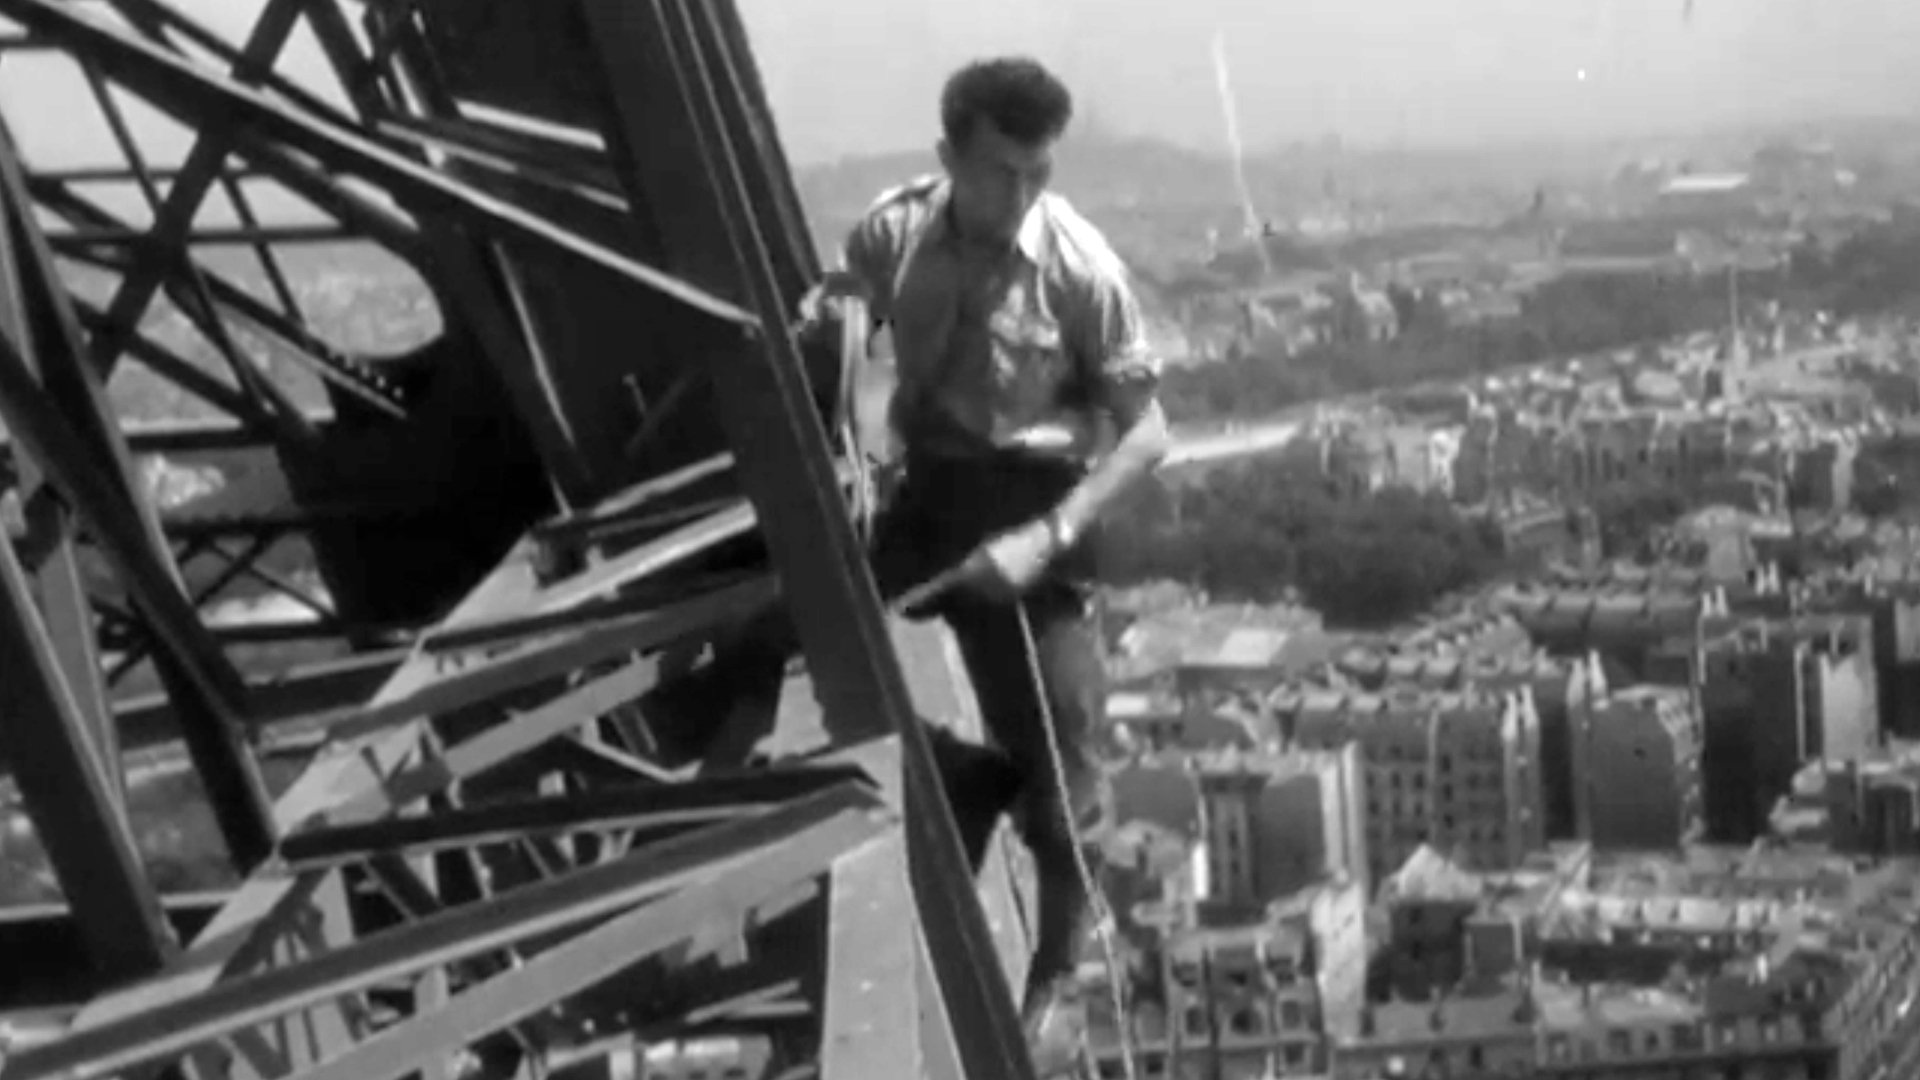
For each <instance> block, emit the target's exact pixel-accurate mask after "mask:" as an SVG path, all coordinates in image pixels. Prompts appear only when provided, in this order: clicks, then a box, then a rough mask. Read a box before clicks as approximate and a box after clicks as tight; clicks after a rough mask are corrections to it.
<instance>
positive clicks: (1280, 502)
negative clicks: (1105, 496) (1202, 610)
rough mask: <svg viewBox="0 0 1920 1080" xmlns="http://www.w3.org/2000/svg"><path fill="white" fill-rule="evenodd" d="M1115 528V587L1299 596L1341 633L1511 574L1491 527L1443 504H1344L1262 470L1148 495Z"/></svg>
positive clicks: (1242, 597)
mask: <svg viewBox="0 0 1920 1080" xmlns="http://www.w3.org/2000/svg"><path fill="white" fill-rule="evenodd" d="M1116 519H1117V521H1118V522H1119V527H1118V528H1117V529H1116V534H1115V536H1114V538H1113V540H1112V543H1111V545H1110V554H1109V566H1110V570H1111V577H1112V578H1113V580H1114V581H1115V582H1116V583H1120V584H1132V583H1137V582H1145V581H1153V580H1159V579H1168V580H1174V581H1180V582H1183V583H1187V584H1191V585H1194V586H1196V587H1198V588H1201V589H1204V590H1205V591H1206V592H1207V593H1208V594H1209V595H1210V596H1212V597H1213V598H1214V599H1216V600H1226V601H1246V602H1252V603H1273V602H1277V601H1279V600H1281V599H1282V597H1283V595H1284V594H1285V593H1286V592H1287V591H1288V589H1289V588H1292V589H1296V590H1298V592H1299V593H1300V595H1301V596H1302V598H1304V599H1305V600H1306V601H1307V602H1308V603H1309V604H1311V605H1312V606H1313V607H1314V608H1315V609H1317V610H1318V611H1320V613H1321V614H1322V615H1323V616H1324V617H1325V618H1326V619H1327V620H1328V622H1330V623H1333V624H1339V625H1349V626H1379V625H1386V624H1390V623H1394V622H1397V621H1400V620H1402V619H1405V618H1408V617H1410V616H1413V615H1416V614H1418V613H1419V612H1421V611H1423V610H1425V609H1426V608H1427V607H1428V606H1430V605H1431V604H1432V603H1433V601H1434V600H1435V599H1437V598H1438V597H1440V596H1441V595H1442V594H1444V593H1447V592H1450V591H1453V590H1456V589H1460V588H1463V587H1466V586H1468V585H1471V584H1473V583H1475V582H1477V581H1479V580H1482V579H1483V578H1485V577H1486V576H1487V575H1489V574H1490V573H1493V572H1494V571H1496V570H1497V569H1499V568H1500V566H1501V565H1502V560H1501V555H1500V545H1499V541H1498V538H1497V536H1496V535H1495V533H1494V531H1493V529H1492V528H1491V527H1490V526H1488V525H1485V524H1483V523H1481V522H1479V521H1477V520H1470V519H1468V518H1466V517H1464V516H1463V515H1462V514H1460V512H1459V511H1457V510H1456V509H1455V508H1454V507H1453V506H1452V505H1451V504H1450V503H1449V502H1448V501H1447V500H1446V499H1445V498H1444V497H1442V496H1440V495H1427V494H1420V493H1417V492H1414V491H1410V490H1405V489H1398V488H1394V489H1387V490H1384V491H1381V492H1378V493H1375V494H1373V495H1369V496H1364V497H1361V498H1359V499H1350V500H1337V499H1335V498H1333V497H1332V496H1330V495H1328V494H1327V493H1326V491H1325V489H1324V488H1323V487H1321V486H1320V485H1317V484H1312V483H1303V482H1301V481H1300V479H1299V478H1297V477H1294V476H1291V475H1288V474H1286V473H1284V472H1280V471H1277V470H1272V469H1261V468H1258V467H1245V468H1240V469H1235V470H1231V471H1222V472H1219V473H1215V474H1213V475H1211V476H1209V477H1208V478H1207V479H1206V480H1204V481H1201V482H1198V483H1196V484H1193V485H1191V486H1187V487H1181V488H1167V487H1159V488H1155V489H1153V490H1150V491H1147V492H1144V493H1142V495H1141V496H1139V497H1138V498H1137V499H1136V500H1134V502H1133V504H1132V505H1131V506H1129V507H1128V508H1127V509H1126V510H1124V511H1122V512H1121V513H1120V514H1118V515H1116Z"/></svg>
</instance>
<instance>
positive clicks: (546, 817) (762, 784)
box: [280, 765, 867, 869]
mask: <svg viewBox="0 0 1920 1080" xmlns="http://www.w3.org/2000/svg"><path fill="white" fill-rule="evenodd" d="M866 779H867V777H866V774H865V773H864V772H862V771H861V770H860V769H858V768H857V767H854V766H850V765H839V766H817V767H811V768H795V769H773V770H768V771H767V772H766V773H765V774H764V775H762V774H758V773H740V774H736V775H733V776H716V777H713V778H710V779H707V778H703V779H698V780H687V781H683V782H680V783H666V784H646V785H634V784H627V785H624V786H621V787H609V788H603V789H598V790H589V791H585V792H571V793H569V794H567V795H564V796H547V797H541V798H529V799H518V800H513V801H509V802H502V803H490V804H483V805H479V806H466V807H461V808H459V809H456V810H451V811H443V812H441V813H438V814H434V815H432V816H428V817H400V818H389V819H387V820H384V821H374V822H367V823H365V824H357V825H335V826H322V827H320V828H314V829H307V830H305V831H303V832H300V833H297V834H295V835H293V836H290V837H288V838H287V839H286V840H284V841H282V842H281V844H280V858H281V860H282V861H284V862H286V863H287V864H288V865H290V866H297V867H300V868H303V869H304V868H309V867H311V868H315V869H317V868H318V865H317V864H320V863H328V862H345V861H354V860H360V859H364V858H367V857H368V856H369V855H371V854H373V853H376V852H401V851H402V849H404V853H405V854H406V855H407V856H408V857H413V856H417V855H422V854H426V853H428V852H429V851H432V850H437V849H441V848H448V847H472V846H475V845H478V844H490V843H505V842H508V841H510V840H512V839H513V838H515V837H517V836H520V835H524V834H536V835H543V836H544V835H556V836H557V835H562V834H565V833H569V832H612V831H615V830H622V831H624V830H630V829H645V830H663V829H675V830H682V831H683V830H685V829H688V828H693V827H697V826H701V825H708V824H712V823H714V822H717V821H724V820H727V819H730V818H736V817H742V816H748V815H751V814H754V813H757V812H759V811H760V809H761V808H763V807H764V806H766V805H767V804H769V803H778V802H786V801H788V800H791V799H795V798H798V797H800V796H803V795H809V794H812V793H814V792H817V791H821V790H823V789H825V788H828V787H832V786H833V785H835V784H843V783H847V782H850V781H851V782H855V783H864V782H865V781H866Z"/></svg>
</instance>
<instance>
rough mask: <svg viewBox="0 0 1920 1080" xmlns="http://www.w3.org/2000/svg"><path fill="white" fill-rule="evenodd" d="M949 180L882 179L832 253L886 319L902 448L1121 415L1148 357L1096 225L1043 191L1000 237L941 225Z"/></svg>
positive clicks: (1004, 442)
mask: <svg viewBox="0 0 1920 1080" xmlns="http://www.w3.org/2000/svg"><path fill="white" fill-rule="evenodd" d="M949 191H950V188H949V186H948V183H947V181H946V180H945V179H943V178H938V177H929V178H925V179H922V180H918V181H915V182H914V183H911V184H907V185H905V186H903V187H899V188H896V189H894V190H892V191H889V192H888V193H886V194H885V195H883V196H881V197H880V199H879V201H877V202H876V203H875V204H874V205H873V207H872V208H871V209H870V210H868V212H867V215H866V217H865V218H864V219H862V220H861V222H860V223H859V224H858V225H857V226H855V227H854V230H853V233H852V235H851V236H849V237H848V240H847V245H846V250H845V253H844V256H845V263H846V268H847V269H848V270H849V271H851V272H852V273H853V274H854V275H855V276H856V277H857V278H859V279H860V281H861V282H862V284H863V285H864V286H865V291H866V293H867V298H868V304H869V310H870V311H871V313H872V314H873V316H874V318H875V319H876V320H878V321H883V322H886V323H888V324H889V325H890V327H891V330H892V335H893V348H894V364H895V377H896V380H897V386H896V389H895V392H894V397H893V408H892V417H893V421H894V426H895V428H896V430H897V431H898V432H899V433H900V435H901V437H902V438H903V439H904V440H905V442H906V443H907V446H908V448H909V449H913V448H916V447H918V448H923V449H931V450H934V451H936V452H954V451H955V446H956V442H957V443H964V444H968V445H971V446H974V447H983V446H996V447H1004V446H1009V445H1014V444H1017V443H1019V442H1020V441H1021V436H1022V434H1023V433H1025V432H1030V431H1032V430H1034V429H1036V428H1038V427H1041V426H1044V425H1048V424H1061V423H1064V424H1067V425H1069V426H1071V427H1075V428H1081V427H1083V426H1084V425H1085V423H1086V420H1087V417H1088V415H1089V414H1090V413H1096V414H1097V413H1104V414H1107V415H1115V414H1117V415H1121V416H1124V417H1125V418H1126V420H1127V421H1129V422H1130V421H1131V419H1132V418H1133V417H1135V416H1137V415H1138V414H1139V412H1140V411H1142V410H1144V409H1145V408H1146V406H1147V404H1148V403H1149V402H1150V401H1151V400H1152V397H1153V393H1154V391H1155V389H1156V388H1157V385H1158V382H1159V377H1160V362H1159V359H1158V357H1157V356H1156V355H1155V354H1154V352H1153V351H1152V349H1150V348H1149V346H1148V343H1147V339H1146V335H1145V327H1144V320H1143V319H1142V318H1141V315H1140V307H1139V303H1138V301H1137V300H1136V298H1135V296H1134V293H1133V288H1132V286H1131V284H1130V283H1129V281H1128V276H1127V271H1126V267H1125V266H1124V264H1122V262H1121V261H1120V258H1119V256H1117V255H1115V254H1114V252H1113V249H1112V247H1111V246H1110V245H1109V244H1108V243H1107V240H1106V238H1105V237H1104V236H1102V235H1101V234H1100V231H1099V230H1098V229H1096V228H1094V227H1093V226H1092V225H1091V224H1089V223H1088V222H1087V220H1086V219H1085V218H1083V217H1081V216H1080V215H1079V213H1077V212H1076V211H1075V210H1074V209H1073V207H1072V206H1070V205H1068V203H1067V200H1066V199H1064V198H1062V197H1060V196H1059V195H1055V194H1052V193H1046V194H1043V195H1042V196H1041V197H1040V199H1039V201H1038V202H1036V203H1035V204H1034V206H1033V209H1032V210H1031V211H1030V212H1029V213H1028V214H1027V217H1026V218H1025V220H1024V221H1023V222H1022V223H1021V227H1020V229H1019V231H1018V233H1017V236H1016V238H1015V242H1014V243H1013V245H1012V246H1011V247H1009V248H1007V249H1006V250H1003V251H996V250H992V249H988V248H984V247H982V246H980V245H978V244H975V243H968V242H965V241H963V240H962V238H961V237H959V236H958V235H957V234H956V233H955V231H954V230H953V228H952V219H951V217H950V215H949V214H948V212H947V202H948V196H949ZM955 433H958V434H960V435H961V438H959V439H958V440H956V439H954V438H953V435H954V434H955Z"/></svg>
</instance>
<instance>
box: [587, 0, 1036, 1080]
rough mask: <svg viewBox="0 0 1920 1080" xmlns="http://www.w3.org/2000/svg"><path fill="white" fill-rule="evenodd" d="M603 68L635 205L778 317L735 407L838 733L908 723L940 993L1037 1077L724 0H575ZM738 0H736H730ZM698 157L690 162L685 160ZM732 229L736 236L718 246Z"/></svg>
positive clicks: (738, 373) (849, 736)
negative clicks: (720, 56) (758, 146)
mask: <svg viewBox="0 0 1920 1080" xmlns="http://www.w3.org/2000/svg"><path fill="white" fill-rule="evenodd" d="M575 2H576V3H578V4H579V5H580V8H581V11H582V14H583V16H584V18H585V20H586V24H587V27H588V37H589V39H590V40H591V42H592V44H593V47H594V49H595V55H596V57H597V60H598V62H599V68H600V71H601V74H602V77H603V78H604V80H605V86H606V93H607V96H608V104H609V111H610V124H609V130H608V131H607V132H606V136H607V141H608V143H609V145H610V146H612V147H613V148H614V151H613V156H614V160H615V162H616V165H617V166H618V168H619V169H620V170H621V174H622V179H623V181H624V182H626V183H627V184H628V185H629V188H630V197H631V198H632V199H633V200H634V201H636V202H643V203H648V204H651V205H664V206H671V207H673V209H674V213H673V214H671V215H667V216H666V217H665V218H663V220H662V222H661V224H662V226H663V230H664V231H667V243H668V246H669V248H670V249H671V250H672V251H673V253H674V255H675V257H676V258H677V259H679V260H682V261H683V262H684V263H685V265H686V266H687V267H688V268H689V270H690V272H691V273H693V274H694V276H695V277H696V278H697V279H698V280H703V281H727V280H734V281H739V282H741V283H742V287H743V291H744V292H745V293H746V294H747V295H749V296H750V297H752V303H753V305H754V307H755V309H756V311H758V312H759V314H760V316H761V318H762V320H763V322H764V324H765V325H766V326H767V327H768V328H769V330H768V332H767V333H766V334H765V335H763V336H762V337H761V338H760V340H759V341H757V342H753V343H739V344H736V345H734V346H733V347H732V348H727V347H725V346H723V345H721V344H720V343H718V342H715V343H714V349H715V364H714V375H713V378H714V381H715V386H716V387H717V389H718V391H719V392H718V394H717V395H716V396H717V398H718V401H717V405H718V411H719V414H720V419H721V422H722V424H723V426H724V427H725V429H726V432H727V436H728V439H729V442H730V443H731V444H732V447H733V451H734V454H735V456H736V458H737V459H738V462H739V470H740V475H741V480H742V483H743V485H744V486H745V487H746V489H747V493H748V495H749V496H750V497H751V498H752V499H753V501H754V504H755V506H756V507H757V508H758V509H759V511H760V514H761V520H762V522H763V523H764V526H765V529H766V532H767V546H768V548H769V550H770V552H771V554H772V557H773V562H774V565H775V566H776V568H777V569H778V570H779V573H780V576H781V582H782V586H783V588H784V589H785V590H786V592H787V594H788V596H789V598H790V603H791V606H792V611H793V613H794V619H795V623H796V626H795V629H796V630H797V631H798V634H799V637H800V641H801V645H802V648H803V651H804V652H805V654H806V659H807V664H808V669H809V672H810V674H811V676H812V679H813V681H814V687H815V692H816V694H817V696H818V697H819V699H820V705H821V708H822V710H823V713H824V718H825V721H826V723H827V726H828V732H829V734H830V736H831V737H833V738H834V739H835V741H837V742H842V743H846V742H856V741H861V740H864V739H867V738H872V737H876V736H880V735H884V734H888V733H889V729H890V730H891V733H897V734H898V735H899V736H900V738H901V749H902V751H903V757H904V762H903V771H904V774H905V776H904V788H905V800H906V805H907V815H906V816H907V827H908V830H909V836H910V837H911V838H912V843H911V845H910V854H911V862H912V868H911V869H912V874H913V885H914V894H915V897H916V899H917V901H918V902H919V904H920V911H921V916H922V921H923V925H924V927H925V930H926V934H927V937H928V949H929V953H930V955H931V958H932V961H933V968H934V971H935V973H936V981H937V983H938V988H939V992H940V994H941V996H942V998H943V1000H944V1003H945V1006H946V1009H947V1012H948V1014H949V1015H951V1016H952V1017H953V1034H954V1039H955V1041H956V1042H957V1044H958V1047H959V1052H960V1054H961V1056H962V1058H963V1060H964V1063H965V1072H966V1074H967V1075H968V1076H971V1077H975V1078H982V1080H984V1078H986V1077H993V1078H995V1080H1020V1078H1029V1077H1032V1076H1033V1075H1034V1072H1033V1062H1032V1059H1031V1057H1030V1055H1029V1054H1028V1052H1027V1047H1026V1042H1025V1039H1024V1038H1023V1036H1022V1035H1021V1033H1020V1030H1019V1022H1018V1017H1017V1015H1016V1014H1015V1012H1014V1009H1013V1003H1012V1000H1011V998H1010V995H1009V994H1008V993H1007V988H1006V986H1005V984H1004V983H1003V982H1001V981H1000V979H999V973H998V972H997V971H993V970H989V968H988V965H986V964H985V963H983V961H984V960H985V959H986V958H988V957H991V956H992V955H993V942H992V939H991V936H990V934H989V932H988V929H987V926H986V920H985V918H984V915H983V913H982V911H981V909H980V905H979V901H978V899H977V897H976V896H975V895H974V894H973V890H972V889H971V887H970V875H969V874H968V873H967V864H966V860H965V858H964V854H963V852H962V850H961V846H960V838H959V833H958V831H957V829H956V827H955V825H954V822H953V818H952V814H951V813H950V812H949V810H948V808H947V806H946V802H945V798H944V795H943V792H942V787H941V779H940V775H939V770H938V768H937V766H936V763H935V761H934V757H933V749H932V746H931V744H930V743H929V741H928V739H927V736H926V733H925V732H924V731H923V730H921V727H920V724H919V722H918V719H917V717H916V714H915V712H914V709H913V701H912V697H911V694H910V691H909V689H908V686H907V683H906V679H905V677H904V675H903V673H902V670H901V665H900V660H899V657H898V655H897V654H896V653H895V651H894V648H893V643H892V640H891V636H890V634H889V632H888V630H887V627H886V623H885V617H884V614H883V612H882V610H881V607H880V603H879V598H878V595H877V593H876V591H875V589H874V584H873V578H872V574H871V572H870V570H869V569H868V567H867V564H866V558H865V555H864V552H863V551H862V550H861V547H860V545H859V543H858V540H857V537H856V536H855V534H854V531H853V525H852V522H851V521H850V520H849V518H848V514H847V510H846V506H845V504H844V503H843V502H842V501H841V500H840V498H839V492H838V491H837V489H836V486H835V485H834V484H833V482H832V479H831V475H830V469H831V461H832V456H831V452H830V449H829V446H828V443H827V438H826V432H825V430H824V429H823V428H822V426H821V423H820V419H819V416H818V414H817V412H816V410H815V407H814V402H813V398H812V395H811V392H810V388H809V387H808V385H807V380H806V374H805V370H804V367H803V364H802V360H801V357H800V355H799V351H798V347H797V344H796V343H795V341H794V340H793V337H792V335H791V334H789V333H787V332H785V327H786V326H787V325H788V323H789V319H790V314H789V309H788V307H787V303H788V298H786V297H783V296H782V295H781V291H780V284H779V281H778V279H777V276H776V273H775V271H774V269H773V265H772V262H771V255H770V252H769V248H768V244H767V241H766V238H765V237H764V236H763V235H762V232H761V229H760V225H761V222H760V220H759V217H758V216H757V215H758V213H760V212H763V208H758V207H756V206H755V205H754V203H753V200H752V195H751V189H750V185H749V184H748V183H747V182H746V181H745V179H744V177H743V176H742V173H741V169H740V166H739V163H738V161H737V160H736V158H735V154H734V146H733V141H734V137H735V135H736V134H737V133H735V132H730V131H729V130H728V117H727V112H726V110H725V108H724V107H723V106H722V105H721V104H720V100H721V99H722V98H725V97H738V96H742V95H744V94H746V93H747V90H746V88H744V87H743V86H742V84H741V81H740V76H739V73H738V72H737V71H734V70H730V69H728V68H727V67H726V66H725V65H721V66H720V69H719V70H715V69H714V68H712V67H709V65H708V63H707V57H706V55H705V53H706V52H708V51H709V50H708V49H707V48H706V43H708V42H711V41H712V40H713V39H714V37H715V35H716V33H717V28H716V27H715V25H714V24H713V22H712V19H713V15H714V12H713V9H714V7H715V6H717V5H716V3H714V2H711V0H709V2H706V3H699V4H694V3H688V2H685V0H646V2H639V0H575ZM720 2H725V0H720ZM688 162H695V163H698V166H699V167H698V168H696V169H688V168H687V167H686V166H687V163H688ZM716 238H724V241H725V242H724V243H715V240H716Z"/></svg>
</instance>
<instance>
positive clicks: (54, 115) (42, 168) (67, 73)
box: [0, 51, 126, 173]
mask: <svg viewBox="0 0 1920 1080" xmlns="http://www.w3.org/2000/svg"><path fill="white" fill-rule="evenodd" d="M92 95H93V92H92V90H90V89H89V88H88V86H87V77H86V74H85V73H84V72H82V71H81V69H80V65H79V64H78V63H76V62H74V60H73V58H72V57H71V56H68V55H67V54H65V53H58V52H47V51H32V52H16V53H13V54H11V55H9V56H8V57H7V62H6V63H4V64H0V120H4V121H5V123H6V126H7V130H8V131H9V132H10V133H11V134H12V136H13V144H14V147H15V148H16V150H17V151H18V153H19V155H20V161H21V164H22V165H23V166H24V167H25V168H26V169H27V171H28V172H29V173H34V172H53V171H67V170H73V169H114V168H120V167H121V166H122V165H123V164H124V163H125V160H126V159H125V157H124V156H123V155H121V153H120V150H119V147H118V146H117V145H116V144H115V143H114V141H113V131H112V129H111V128H109V127H108V126H107V119H106V117H105V116H104V115H102V114H101V112H100V110H99V109H97V108H95V107H94V106H93V104H92ZM48 102H65V103H67V104H68V107H65V108H58V107H49V106H48V104H47V103H48Z"/></svg>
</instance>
